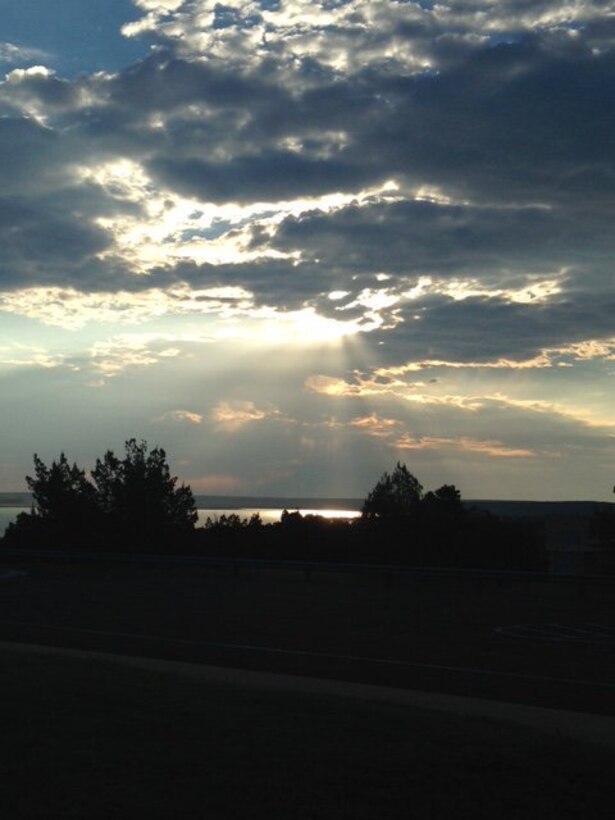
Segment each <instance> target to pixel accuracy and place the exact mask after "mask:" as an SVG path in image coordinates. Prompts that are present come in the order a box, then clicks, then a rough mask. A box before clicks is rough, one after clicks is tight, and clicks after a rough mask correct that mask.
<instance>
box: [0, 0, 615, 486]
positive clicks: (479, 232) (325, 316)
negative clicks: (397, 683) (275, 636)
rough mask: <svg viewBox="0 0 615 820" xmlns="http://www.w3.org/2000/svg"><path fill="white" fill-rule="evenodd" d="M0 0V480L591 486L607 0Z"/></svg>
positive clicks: (604, 287) (604, 256)
mask: <svg viewBox="0 0 615 820" xmlns="http://www.w3.org/2000/svg"><path fill="white" fill-rule="evenodd" d="M6 5H7V7H8V9H7V11H6V26H5V29H4V31H3V37H5V38H6V39H5V41H4V42H2V43H0V70H2V71H3V72H4V79H3V80H2V81H0V178H1V179H2V189H1V191H0V237H1V238H2V251H3V252H2V256H1V258H0V315H1V316H2V326H1V327H0V368H1V370H0V378H1V379H2V392H3V405H4V406H3V409H2V424H3V429H4V430H5V442H7V444H6V446H5V452H4V453H3V454H1V455H0V461H1V462H2V464H3V465H4V466H1V465H0V484H1V485H2V487H4V488H5V489H13V488H17V487H19V486H21V482H22V477H21V476H22V474H23V473H24V472H26V471H27V470H28V469H29V459H30V454H31V452H32V451H34V450H36V451H37V452H39V453H41V454H43V453H48V454H49V456H50V457H51V456H53V455H55V454H57V453H58V452H59V451H60V450H61V449H64V450H66V451H67V453H69V454H70V455H71V456H72V457H75V458H77V459H81V460H82V461H84V462H86V461H88V460H90V461H91V459H92V457H93V456H95V455H97V454H98V452H99V451H100V450H102V449H105V448H106V447H108V446H115V447H119V446H121V442H122V441H123V439H125V438H128V437H129V436H132V435H136V436H141V437H145V438H148V439H149V440H150V441H152V442H155V443H161V444H162V445H163V446H165V447H166V448H167V450H168V451H169V453H170V454H171V456H173V455H175V456H176V460H177V464H178V465H180V466H181V470H180V467H179V466H178V470H179V471H180V472H181V473H182V476H183V477H185V478H186V479H187V480H189V481H191V482H192V483H193V484H194V486H195V487H202V488H207V489H208V491H215V489H216V486H217V485H216V481H218V485H219V491H220V492H225V491H228V490H229V488H232V490H233V491H235V492H241V493H243V494H246V493H250V492H254V493H258V494H261V495H263V494H266V493H268V492H269V493H272V494H280V493H284V492H286V493H287V494H313V495H316V496H318V495H324V494H327V493H330V494H332V495H338V496H339V495H354V494H358V495H362V494H364V493H365V492H366V491H367V490H368V489H369V488H370V486H371V485H372V483H373V482H374V481H375V479H376V478H377V477H378V475H379V474H380V473H381V472H382V470H384V469H387V468H389V467H390V466H391V464H392V463H394V461H395V460H396V459H402V460H405V461H406V462H407V463H408V465H409V466H410V468H411V469H413V471H415V472H416V473H417V474H418V475H419V477H420V478H421V481H422V482H423V483H424V484H425V485H427V486H429V485H431V484H436V483H438V482H439V483H443V482H445V481H447V482H452V481H454V482H455V483H457V484H458V485H459V486H460V488H461V490H462V492H463V494H464V495H466V496H474V497H477V496H483V497H484V496H492V497H493V496H497V497H520V496H526V497H533V498H558V497H559V498H561V497H565V496H567V497H594V498H605V497H608V493H609V490H610V487H611V485H612V482H613V476H612V474H611V472H612V464H613V451H614V446H613V445H614V435H615V416H613V410H612V399H613V377H614V374H615V320H614V318H613V317H614V316H615V289H614V287H613V272H612V265H613V262H612V260H613V259H614V258H615V238H614V237H613V231H612V224H613V219H614V217H615V205H614V203H615V197H614V193H615V185H614V183H615V164H614V161H613V160H614V151H615V148H614V146H615V139H614V136H615V134H614V132H615V127H614V126H615V123H614V119H613V112H612V99H613V96H614V94H615V22H614V21H615V3H611V2H608V3H605V2H590V1H588V2H576V0H575V2H563V3H562V2H554V0H544V1H543V2H532V3H528V2H525V0H502V1H501V2H488V0H472V2H465V1H462V0H459V2H455V1H454V0H453V1H452V2H450V3H448V4H437V3H432V2H418V0H417V2H410V1H409V0H376V2H374V0H371V2H366V0H336V2H329V0H327V2H325V0H322V1H321V2H314V1H313V0H309V2H308V0H235V1H234V2H233V1H232V2H228V3H226V4H222V3H217V2H209V0H191V2H183V0H132V2H131V0H114V2H110V3H109V4H101V8H100V9H98V8H97V10H96V13H95V14H94V15H93V16H92V7H91V4H89V3H87V0H71V2H70V3H66V4H63V11H62V15H61V20H60V18H59V17H58V18H56V19H54V20H51V19H50V18H49V10H48V8H47V6H46V5H44V4H42V3H39V2H38V1H36V2H35V0H30V2H29V3H27V2H26V3H24V0H21V2H18V0H8V2H7V3H6ZM4 13H5V12H4V11H3V14H4ZM60 24H61V25H60Z"/></svg>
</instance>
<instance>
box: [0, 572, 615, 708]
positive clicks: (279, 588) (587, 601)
mask: <svg viewBox="0 0 615 820" xmlns="http://www.w3.org/2000/svg"><path fill="white" fill-rule="evenodd" d="M2 568H3V570H6V571H12V572H13V573H22V574H13V575H12V576H10V577H9V576H6V575H5V576H4V577H2V576H0V640H7V641H19V642H26V643H28V642H29V643H36V644H44V645H51V646H62V647H72V648H79V649H90V650H97V651H103V652H111V653H116V654H128V655H137V656H143V657H154V658H164V659H172V660H183V661H190V662H195V663H204V664H216V665H222V666H229V667H235V668H239V669H257V670H263V671H270V672H281V673H285V674H296V675H306V676H311V677H319V678H331V679H340V680H348V681H354V682H363V683H377V684H380V685H386V686H395V687H401V688H408V689H422V690H426V691H434V692H447V693H453V694H459V695H471V696H474V697H484V698H489V699H495V700H505V701H510V702H517V703H527V704H533V705H541V706H551V707H554V708H563V709H571V710H578V711H586V712H596V713H602V714H611V715H615V617H614V616H615V601H614V600H613V597H614V596H613V591H614V588H613V587H595V588H593V587H577V586H576V585H555V584H545V583H532V582H526V581H520V580H516V581H511V582H510V583H504V582H502V581H497V580H490V581H477V580H476V579H467V578H464V579H455V578H412V577H392V578H391V577H388V578H386V579H385V578H383V577H382V576H379V575H358V574H354V573H335V574H332V573H324V572H323V573H320V572H311V573H310V574H309V575H308V574H306V573H301V572H296V571H291V570H286V569H245V568H244V569H242V570H241V571H240V572H239V573H238V574H234V573H233V571H232V570H231V569H230V568H224V567H222V568H218V569H216V568H212V567H199V566H194V567H192V566H173V565H151V564H143V565H138V564H135V565H126V564H122V563H117V562H113V561H107V562H100V563H91V562H90V563H87V562H85V563H80V562H57V561H56V562H45V561H41V560H31V561H27V562H24V561H21V562H10V561H3V564H2Z"/></svg>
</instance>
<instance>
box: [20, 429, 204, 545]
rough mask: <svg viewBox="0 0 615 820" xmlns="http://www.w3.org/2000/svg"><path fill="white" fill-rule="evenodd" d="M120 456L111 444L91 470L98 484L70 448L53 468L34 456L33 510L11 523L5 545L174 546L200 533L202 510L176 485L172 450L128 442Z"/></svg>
mask: <svg viewBox="0 0 615 820" xmlns="http://www.w3.org/2000/svg"><path fill="white" fill-rule="evenodd" d="M125 447H126V454H125V456H124V458H122V459H120V458H117V457H116V456H115V454H114V453H113V452H112V451H111V450H109V451H107V453H106V454H105V456H104V458H103V459H102V460H100V459H98V460H97V461H96V467H95V469H94V470H92V479H93V482H91V481H89V480H88V479H87V478H86V474H85V472H84V471H83V470H81V469H80V468H79V467H77V465H76V464H72V465H71V464H69V462H68V460H67V459H66V456H65V455H64V453H62V454H61V455H60V458H59V460H58V461H53V462H52V463H51V466H50V467H47V466H46V465H45V464H44V463H43V461H42V460H41V459H40V458H39V457H38V455H35V456H34V476H33V477H32V476H27V477H26V482H27V484H28V487H29V489H30V490H31V492H32V497H33V502H34V504H33V510H32V512H31V513H21V514H20V515H19V516H18V518H17V521H16V522H14V523H13V524H12V525H11V526H9V528H8V530H7V532H6V534H5V538H4V544H5V546H12V545H14V546H25V547H27V546H32V547H55V548H60V549H61V548H78V549H82V548H86V547H92V548H95V549H101V548H102V549H110V550H117V549H124V550H133V549H138V550H141V549H146V550H149V549H153V550H156V549H169V548H174V547H177V546H178V545H182V546H184V545H185V544H186V543H187V539H188V538H189V537H190V536H191V535H193V533H194V525H195V523H196V520H197V511H196V504H195V500H194V496H193V495H192V491H191V490H190V487H187V486H184V485H181V486H180V487H177V486H176V484H177V478H175V477H173V476H171V472H170V469H169V465H168V463H167V460H166V453H165V451H164V450H162V449H161V448H159V447H155V448H154V449H153V450H152V451H151V452H148V448H147V443H146V442H145V441H142V442H141V443H140V444H139V443H137V441H136V439H130V440H129V441H127V442H126V445H125Z"/></svg>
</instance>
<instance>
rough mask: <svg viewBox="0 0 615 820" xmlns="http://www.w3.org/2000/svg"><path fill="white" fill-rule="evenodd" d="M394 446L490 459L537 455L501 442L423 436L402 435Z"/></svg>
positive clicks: (401, 448) (402, 448) (400, 448)
mask: <svg viewBox="0 0 615 820" xmlns="http://www.w3.org/2000/svg"><path fill="white" fill-rule="evenodd" d="M394 446H395V448H396V449H397V450H402V451H404V450H441V449H447V448H452V449H455V450H459V451H461V452H467V453H475V454H479V455H485V456H489V457H490V458H532V457H534V456H537V455H538V453H537V452H535V451H533V450H528V449H523V448H514V447H507V446H506V445H504V444H502V442H501V441H477V440H475V439H469V438H459V439H455V438H438V437H434V436H423V437H421V438H413V437H412V436H409V435H404V436H402V437H401V438H399V439H398V440H397V441H396V442H395V443H394Z"/></svg>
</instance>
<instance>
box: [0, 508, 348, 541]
mask: <svg viewBox="0 0 615 820" xmlns="http://www.w3.org/2000/svg"><path fill="white" fill-rule="evenodd" d="M284 509H287V510H289V511H290V512H294V511H295V510H297V509H298V510H299V512H300V513H301V515H322V516H323V517H324V518H347V519H348V518H358V517H359V516H360V515H361V512H360V510H359V509H356V510H350V509H329V508H324V507H319V508H310V507H295V506H293V505H290V504H289V505H287V506H281V507H264V506H255V507H216V508H210V507H199V508H198V510H197V512H198V514H199V519H198V521H197V527H202V526H203V524H205V521H206V520H207V518H216V517H218V518H219V517H220V516H221V515H238V516H239V517H240V518H250V517H251V516H252V515H254V514H255V513H258V514H259V515H260V517H261V519H262V522H263V524H273V523H275V522H276V521H279V520H280V517H281V515H282V513H283V512H284ZM29 511H30V507H0V535H1V534H2V533H4V531H5V530H6V528H7V527H8V525H9V523H10V522H11V521H14V520H15V519H16V518H17V516H18V515H19V513H20V512H29Z"/></svg>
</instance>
